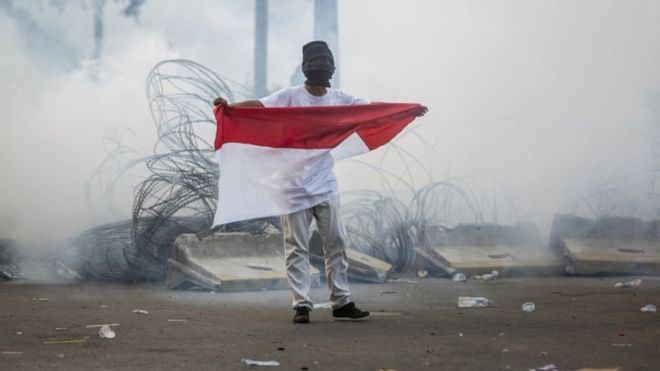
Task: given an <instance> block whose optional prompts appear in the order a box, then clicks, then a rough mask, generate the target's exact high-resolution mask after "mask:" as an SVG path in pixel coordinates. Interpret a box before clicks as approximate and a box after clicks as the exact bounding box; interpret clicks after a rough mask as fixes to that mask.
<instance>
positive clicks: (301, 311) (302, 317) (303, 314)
mask: <svg viewBox="0 0 660 371" xmlns="http://www.w3.org/2000/svg"><path fill="white" fill-rule="evenodd" d="M295 309H296V314H295V315H294V316H293V323H309V308H307V307H296V308H295Z"/></svg>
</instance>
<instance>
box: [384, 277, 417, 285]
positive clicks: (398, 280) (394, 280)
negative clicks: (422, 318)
mask: <svg viewBox="0 0 660 371" xmlns="http://www.w3.org/2000/svg"><path fill="white" fill-rule="evenodd" d="M385 282H388V283H410V284H415V283H419V281H413V280H407V279H403V278H393V279H389V280H387V281H385Z"/></svg>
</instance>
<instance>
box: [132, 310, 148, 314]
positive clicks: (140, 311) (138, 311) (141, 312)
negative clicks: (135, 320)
mask: <svg viewBox="0 0 660 371" xmlns="http://www.w3.org/2000/svg"><path fill="white" fill-rule="evenodd" d="M131 313H135V314H149V312H148V311H146V310H144V309H133V311H132V312H131Z"/></svg>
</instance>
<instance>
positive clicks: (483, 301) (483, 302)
mask: <svg viewBox="0 0 660 371" xmlns="http://www.w3.org/2000/svg"><path fill="white" fill-rule="evenodd" d="M491 305H493V301H492V300H490V299H488V298H485V297H483V296H476V297H475V296H459V297H458V307H459V308H486V307H489V306H491Z"/></svg>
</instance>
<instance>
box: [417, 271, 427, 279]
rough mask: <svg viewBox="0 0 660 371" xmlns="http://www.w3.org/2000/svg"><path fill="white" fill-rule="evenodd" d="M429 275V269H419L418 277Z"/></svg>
mask: <svg viewBox="0 0 660 371" xmlns="http://www.w3.org/2000/svg"><path fill="white" fill-rule="evenodd" d="M428 275H429V271H427V270H424V269H422V270H419V271H417V277H421V278H424V277H426V276H428Z"/></svg>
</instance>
